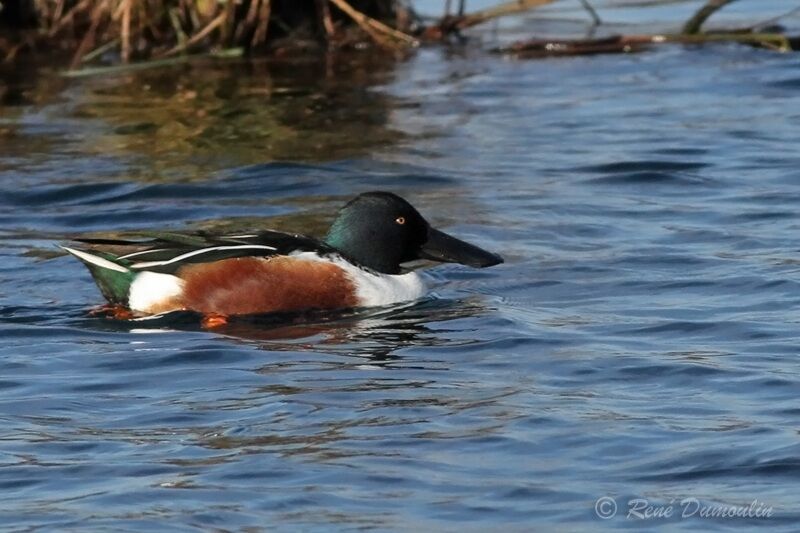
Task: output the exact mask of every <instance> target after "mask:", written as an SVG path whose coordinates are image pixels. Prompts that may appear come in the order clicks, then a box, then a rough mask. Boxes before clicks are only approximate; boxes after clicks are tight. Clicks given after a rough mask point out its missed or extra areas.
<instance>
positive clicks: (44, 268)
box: [0, 45, 800, 531]
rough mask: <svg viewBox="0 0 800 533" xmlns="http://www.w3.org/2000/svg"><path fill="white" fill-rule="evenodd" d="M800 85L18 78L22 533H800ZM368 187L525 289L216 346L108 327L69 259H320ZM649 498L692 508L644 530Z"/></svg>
mask: <svg viewBox="0 0 800 533" xmlns="http://www.w3.org/2000/svg"><path fill="white" fill-rule="evenodd" d="M799 67H800V56H798V55H789V54H777V53H772V52H768V51H764V50H756V49H750V48H746V47H738V46H731V45H720V46H713V47H708V48H703V49H691V48H682V47H665V48H661V49H658V50H655V51H652V52H648V53H643V54H639V55H630V56H596V57H579V58H566V59H557V60H541V61H513V60H502V59H499V58H497V57H492V56H486V55H482V54H479V53H476V52H465V53H464V54H454V55H453V54H451V55H449V56H448V57H443V54H441V53H440V52H439V51H437V50H422V51H420V52H419V54H418V55H417V56H416V57H414V58H412V59H410V60H408V61H406V62H403V63H401V64H399V65H397V66H396V67H395V68H394V69H393V70H391V71H384V70H380V69H379V70H378V71H376V72H372V73H370V74H364V73H359V72H360V71H358V69H357V68H355V67H354V68H353V69H352V70H354V71H355V73H353V72H350V70H351V69H350V67H345V68H344V70H346V71H348V72H350V74H349V75H350V77H348V78H347V80H348V81H347V82H341V81H338V80H331V79H325V80H322V81H316V82H313V83H311V84H310V85H309V82H308V81H307V80H305V81H302V82H301V81H296V82H295V81H292V80H294V78H293V75H292V74H291V73H287V72H285V71H283V70H281V69H280V68H278V67H275V68H274V69H272V70H270V69H269V68H267V67H264V66H263V65H262V66H260V67H259V66H255V67H254V66H246V65H241V64H236V63H233V64H228V63H223V64H217V63H214V64H212V65H200V66H196V67H191V68H190V67H186V70H187V72H184V75H187V76H190V77H189V79H190V80H197V79H198V78H202V79H203V80H205V81H204V82H203V83H206V84H207V85H202V87H200V82H196V83H197V84H198V86H197V88H194V89H191V88H190V89H191V90H189V89H187V88H186V87H183V88H177V89H176V88H175V87H174V86H172V85H170V83H171V82H169V81H165V80H164V79H161V78H160V76H163V77H164V78H165V79H171V78H172V77H174V76H173V75H172V73H170V72H165V73H142V74H129V75H123V76H116V77H112V78H111V79H109V78H86V79H77V80H64V79H61V78H58V77H57V76H51V75H48V74H46V73H44V74H39V75H38V76H36V77H33V78H30V79H29V78H23V79H17V80H16V81H14V82H10V83H9V85H8V86H7V89H8V91H7V92H6V105H5V106H4V107H3V108H0V113H1V114H0V339H2V342H0V489H1V490H2V495H3V497H2V498H1V499H0V527H2V528H3V529H6V530H12V529H13V530H47V529H67V530H80V531H85V530H103V531H106V530H108V531H111V530H114V531H117V530H144V529H147V530H163V531H168V530H191V529H198V530H220V531H245V530H247V531H251V530H262V529H263V530H272V529H276V528H277V529H286V530H298V529H300V530H327V529H329V528H335V529H344V530H354V529H367V530H369V529H379V530H385V529H404V530H406V529H412V528H417V529H420V528H421V529H424V530H428V529H438V530H448V531H453V530H456V529H458V530H466V531H470V530H475V531H488V530H495V529H498V528H501V527H502V528H505V529H508V530H511V531H517V530H518V531H522V530H528V529H529V528H534V529H536V528H538V529H541V528H543V527H548V526H549V527H552V528H556V529H560V530H574V531H586V530H597V529H602V528H609V529H611V528H618V527H627V528H629V529H634V530H639V529H642V528H644V527H651V526H656V525H661V526H668V527H669V528H670V529H676V530H677V529H687V530H688V529H692V530H694V529H702V530H727V529H731V528H741V527H746V528H753V527H756V526H769V527H771V528H772V529H773V530H776V531H777V530H785V531H792V530H795V529H796V524H797V521H798V520H799V519H800V501H798V496H797V488H798V482H797V480H798V476H800V439H798V433H797V426H798V424H800V408H798V404H797V398H798V396H800V371H798V353H800V352H799V350H800V318H799V315H798V311H799V310H800V209H799V207H800V170H799V169H800V152H798V149H797V147H798V146H800V81H798V80H799V79H800V77H799V76H798V72H800V70H798V68H799ZM287 70H291V69H287ZM189 71H191V72H189ZM195 71H196V72H195ZM209 73H210V74H209ZM194 75H196V76H197V78H192V77H191V76H194ZM145 85H146V86H147V87H146V88H144V89H143V88H142V87H145ZM131 87H133V88H134V89H131ZM165 87H166V88H165ZM137 88H138V89H137ZM139 90H141V91H142V92H141V94H144V93H145V92H146V93H147V94H148V95H150V96H147V97H146V100H144V101H141V100H139V99H140V98H145V97H143V96H141V94H140V93H139V92H136V91H139ZM126 91H133V93H129V92H126ZM148 91H149V92H148ZM187 91H189V92H187ZM193 92H196V93H199V94H194V95H193V94H192V93H193ZM131 94H134V95H137V96H135V98H134V97H133V96H131ZM176 94H177V95H178V96H174V95H176ZM265 94H268V95H269V97H266V96H265ZM9 95H13V96H14V97H13V98H11V96H9ZM181 95H183V96H181ZM175 98H184V100H187V101H193V99H195V98H196V99H197V101H198V102H205V103H204V104H203V105H206V106H207V107H208V109H210V111H209V112H208V113H206V112H205V111H204V112H202V113H199V112H198V113H195V111H196V110H195V109H194V108H192V111H191V112H187V111H186V106H187V105H188V104H186V103H185V102H183V101H182V102H183V103H182V104H181V107H175V108H174V109H173V108H172V107H171V106H173V105H176V104H175ZM212 98H216V99H212ZM326 102H328V103H330V102H334V103H335V105H334V104H330V105H328V104H326ZM188 106H189V107H191V105H188ZM198 107H200V104H198ZM129 108H132V109H133V112H131V111H130V109H129ZM248 109H251V110H252V113H253V116H256V118H257V119H258V120H257V121H256V120H252V121H251V115H250V114H249V113H248V112H247V110H248ZM154 110H155V111H158V110H161V111H162V112H163V113H164V116H166V117H168V118H166V119H165V118H164V117H162V116H156V115H151V114H148V113H154V112H155V111H154ZM259 113H261V114H259ZM301 116H307V117H309V118H308V119H307V120H309V121H311V125H308V128H309V129H308V130H307V131H306V130H303V129H300V128H301V126H300V125H298V117H301ZM208 117H211V118H221V120H220V121H218V122H214V123H211V122H203V121H205V120H207V119H208ZM231 121H238V122H231ZM267 123H268V124H269V129H259V128H262V127H263V128H266V127H265V126H264V124H267ZM230 124H232V125H230ZM306 124H307V123H306ZM326 125H327V126H326ZM314 129H320V130H323V131H322V133H321V135H322V136H321V137H320V136H315V134H314V131H313V130H314ZM175 139H177V141H175V142H176V144H169V143H170V142H172V141H173V140H175ZM291 140H294V142H295V144H288V143H289V142H290V141H291ZM282 143H283V144H282ZM272 160H274V162H271V161H272ZM289 160H291V161H292V162H285V161H289ZM281 161H284V162H281ZM371 189H390V190H393V191H396V192H398V193H400V194H403V195H405V196H407V197H408V198H410V199H411V200H412V201H413V202H414V203H415V204H416V205H417V206H418V207H419V208H420V210H421V211H422V212H423V213H425V214H426V215H427V216H428V217H429V218H430V219H431V220H432V221H433V222H434V223H435V224H436V225H438V226H440V227H443V228H446V229H447V230H448V231H450V232H452V233H455V234H457V235H459V236H462V237H464V238H467V239H469V240H471V241H474V242H475V243H477V244H479V245H482V246H484V247H487V248H490V249H494V250H498V251H501V252H502V253H503V254H504V256H505V258H506V263H505V264H504V265H501V266H499V267H495V268H492V269H487V270H480V271H476V270H469V269H466V268H463V267H460V266H441V267H438V268H436V269H434V270H432V271H430V272H429V273H428V280H429V282H430V284H431V285H432V289H433V295H432V297H431V298H429V299H427V300H425V301H423V302H419V303H417V304H415V305H410V306H402V307H400V308H397V309H384V310H377V311H375V312H374V313H367V314H362V315H357V316H354V315H338V316H330V317H320V319H319V320H316V321H311V322H308V323H302V324H264V323H258V322H257V323H248V322H246V321H243V322H241V323H237V324H233V325H231V326H230V327H229V328H227V329H225V330H223V331H219V332H209V331H205V330H203V329H201V328H200V327H199V326H198V325H197V324H196V323H195V322H194V321H192V320H191V319H190V318H187V319H185V320H184V319H183V318H181V317H173V318H172V319H170V320H166V321H160V322H156V323H147V324H143V323H126V322H119V321H112V320H106V319H101V318H95V317H91V316H88V315H87V311H88V310H89V309H90V308H91V307H92V306H93V305H95V304H97V303H99V301H100V297H99V295H98V293H97V291H96V289H95V287H94V285H93V284H92V282H91V281H90V278H89V277H88V275H87V273H86V272H85V270H84V268H83V267H82V266H81V265H80V264H78V263H77V262H75V261H74V260H71V259H69V258H67V257H65V256H63V255H61V254H60V253H59V251H58V249H57V247H56V245H57V244H59V243H61V242H64V241H65V240H66V239H68V238H69V237H71V236H73V235H75V234H78V233H84V232H102V231H109V230H111V231H118V230H137V229H153V228H165V227H169V228H173V229H181V228H183V229H196V228H212V229H213V228H220V229H229V228H236V229H237V230H238V229H241V228H251V229H252V228H258V227H279V228H282V229H287V230H293V231H305V232H309V233H316V234H319V233H320V232H321V231H323V229H324V227H325V225H326V224H327V222H328V221H329V220H330V217H331V216H332V214H333V213H334V211H335V209H336V207H337V206H338V205H339V204H341V203H342V202H343V201H344V200H346V199H347V198H349V197H351V196H353V195H355V194H357V193H359V192H362V191H365V190H371ZM601 497H610V498H613V499H614V503H615V504H616V506H617V512H616V514H615V515H614V516H613V517H611V518H603V517H600V516H598V515H599V514H603V513H607V512H608V510H609V509H610V507H608V505H610V502H609V501H605V502H601V503H603V505H599V506H598V505H597V502H598V499H599V498H601ZM637 499H638V500H643V499H646V500H647V501H648V502H649V504H651V505H652V506H653V507H654V508H656V507H659V506H660V507H662V508H663V507H666V506H669V505H670V504H671V503H672V505H673V506H674V507H675V511H674V514H673V515H672V516H671V517H656V518H651V519H648V520H646V521H643V520H641V519H638V518H636V516H635V515H634V516H629V511H630V509H631V508H632V507H631V506H635V505H638V504H637V503H635V502H636V501H637ZM686 499H688V500H686ZM682 500H684V501H688V502H689V504H688V505H690V508H689V510H690V511H691V505H693V503H692V502H694V501H695V500H696V502H697V504H698V505H699V506H702V507H704V508H707V509H714V508H720V507H722V508H730V507H731V506H736V507H743V506H750V505H751V504H753V503H754V502H755V503H756V504H761V505H763V506H765V507H768V508H769V509H770V513H769V514H770V515H771V516H768V517H765V516H761V517H755V516H746V517H741V516H740V517H733V518H731V517H727V518H724V517H708V516H702V515H701V513H700V512H696V513H695V514H693V515H692V516H690V517H688V518H682V517H681V516H680V514H681V512H682V511H684V507H682V506H680V502H681V501H682ZM631 502H634V503H631ZM598 509H599V510H598Z"/></svg>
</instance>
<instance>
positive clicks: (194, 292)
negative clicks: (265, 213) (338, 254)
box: [178, 256, 358, 315]
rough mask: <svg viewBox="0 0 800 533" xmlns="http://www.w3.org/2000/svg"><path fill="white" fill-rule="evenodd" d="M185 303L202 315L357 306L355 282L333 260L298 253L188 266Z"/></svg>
mask: <svg viewBox="0 0 800 533" xmlns="http://www.w3.org/2000/svg"><path fill="white" fill-rule="evenodd" d="M178 277H180V278H181V279H183V280H184V283H185V285H184V290H183V294H182V296H181V297H180V298H179V300H180V302H179V307H182V308H183V309H189V310H192V311H198V312H200V313H217V314H221V315H246V314H257V313H271V312H275V311H297V310H301V309H309V308H314V309H335V308H341V307H355V306H357V305H358V300H357V299H356V295H355V285H354V284H353V282H352V281H351V280H350V279H349V278H348V277H347V275H346V274H345V272H344V271H343V270H342V269H341V268H339V267H337V266H336V265H333V264H330V263H324V262H319V261H309V260H306V259H296V258H292V257H284V256H280V257H272V258H266V259H265V258H255V257H240V258H236V259H225V260H222V261H215V262H213V263H201V264H197V265H187V266H185V267H183V268H182V269H181V270H180V271H179V272H178Z"/></svg>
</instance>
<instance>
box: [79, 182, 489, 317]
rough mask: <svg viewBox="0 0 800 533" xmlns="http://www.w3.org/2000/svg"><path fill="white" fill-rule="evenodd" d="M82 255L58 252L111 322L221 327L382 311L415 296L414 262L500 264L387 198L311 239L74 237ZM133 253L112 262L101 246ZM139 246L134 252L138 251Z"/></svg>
mask: <svg viewBox="0 0 800 533" xmlns="http://www.w3.org/2000/svg"><path fill="white" fill-rule="evenodd" d="M76 240H78V241H80V242H83V243H88V244H92V245H94V246H93V247H92V248H91V249H83V250H79V249H75V248H68V247H64V249H65V250H66V251H67V252H69V253H71V254H72V255H74V256H75V257H77V258H78V259H80V260H81V261H82V262H83V263H84V264H85V265H86V266H87V267H88V268H89V271H90V272H91V274H92V276H93V277H94V280H95V282H96V283H97V286H98V287H99V288H100V292H102V294H103V296H104V297H105V298H106V300H108V302H109V303H110V304H111V307H110V308H113V309H116V310H117V311H118V312H117V313H115V316H118V317H125V318H127V317H136V316H139V317H141V316H148V315H157V314H162V313H167V312H171V311H178V310H186V311H195V312H198V313H202V314H203V315H205V316H206V318H208V317H217V318H216V319H212V320H211V321H210V322H209V324H210V325H219V324H224V323H225V317H228V316H231V315H247V314H261V313H272V312H288V311H300V310H307V309H337V308H352V307H371V306H383V305H389V304H393V303H397V302H403V301H409V300H414V299H417V298H419V297H421V296H422V295H423V294H424V292H425V287H424V284H423V281H422V279H421V278H420V276H419V274H417V273H416V272H414V271H412V272H408V273H403V272H402V270H401V264H402V263H406V262H409V261H413V260H416V259H429V260H433V261H437V262H454V263H461V264H464V265H468V266H471V267H477V268H484V267H489V266H492V265H496V264H499V263H502V262H503V259H502V258H501V257H500V256H499V255H496V254H493V253H491V252H487V251H485V250H482V249H481V248H478V247H477V246H473V245H472V244H469V243H466V242H464V241H461V240H459V239H456V238H455V237H451V236H450V235H447V234H446V233H443V232H441V231H439V230H436V229H434V228H432V227H431V226H430V224H428V222H427V221H426V220H425V219H424V218H423V217H422V215H420V214H419V212H417V210H416V209H414V207H412V206H411V204H409V203H408V202H407V201H405V200H404V199H402V198H400V197H399V196H397V195H395V194H392V193H388V192H369V193H365V194H362V195H360V196H358V197H356V198H355V199H353V200H351V201H350V202H348V203H347V204H346V205H345V206H344V207H343V208H342V209H341V210H340V211H339V214H338V216H337V217H336V220H335V221H334V222H333V224H332V225H331V227H330V229H329V231H328V234H327V236H326V237H325V238H324V240H322V241H318V240H316V239H313V238H311V237H306V236H304V235H294V234H288V233H282V232H277V231H265V232H262V233H258V234H252V235H226V236H214V235H211V234H207V233H197V234H191V235H185V234H183V235H179V234H162V235H159V236H158V237H157V238H154V239H148V240H146V241H141V240H139V241H132V240H114V239H76ZM104 245H105V246H106V247H108V246H116V247H120V246H135V247H136V249H137V251H134V252H131V253H127V254H123V255H116V254H112V253H110V252H108V251H104V250H103V246H104ZM143 246H144V247H145V249H142V247H143Z"/></svg>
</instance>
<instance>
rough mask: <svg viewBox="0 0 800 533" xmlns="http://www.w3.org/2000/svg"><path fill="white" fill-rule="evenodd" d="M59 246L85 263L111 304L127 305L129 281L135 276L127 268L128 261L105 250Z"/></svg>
mask: <svg viewBox="0 0 800 533" xmlns="http://www.w3.org/2000/svg"><path fill="white" fill-rule="evenodd" d="M61 248H62V249H64V250H65V251H67V252H69V253H70V254H72V255H74V256H75V257H77V258H78V259H80V260H81V262H82V263H83V264H84V265H86V267H87V268H88V269H89V272H91V273H92V277H93V278H94V281H95V283H97V286H98V287H99V288H100V292H101V293H103V296H104V297H105V299H106V300H108V301H109V302H110V303H112V304H120V305H128V295H129V293H130V289H131V283H133V279H134V278H135V277H136V273H135V272H133V271H132V270H131V269H130V268H128V265H129V264H130V263H128V261H125V260H124V259H119V258H118V257H116V256H115V255H112V254H109V253H105V252H97V251H92V252H87V251H84V250H76V249H74V248H68V247H66V246H62V247H61Z"/></svg>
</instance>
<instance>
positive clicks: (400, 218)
mask: <svg viewBox="0 0 800 533" xmlns="http://www.w3.org/2000/svg"><path fill="white" fill-rule="evenodd" d="M394 221H395V222H397V223H398V224H400V225H401V226H402V225H403V224H405V223H406V217H397V218H396V219H394Z"/></svg>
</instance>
